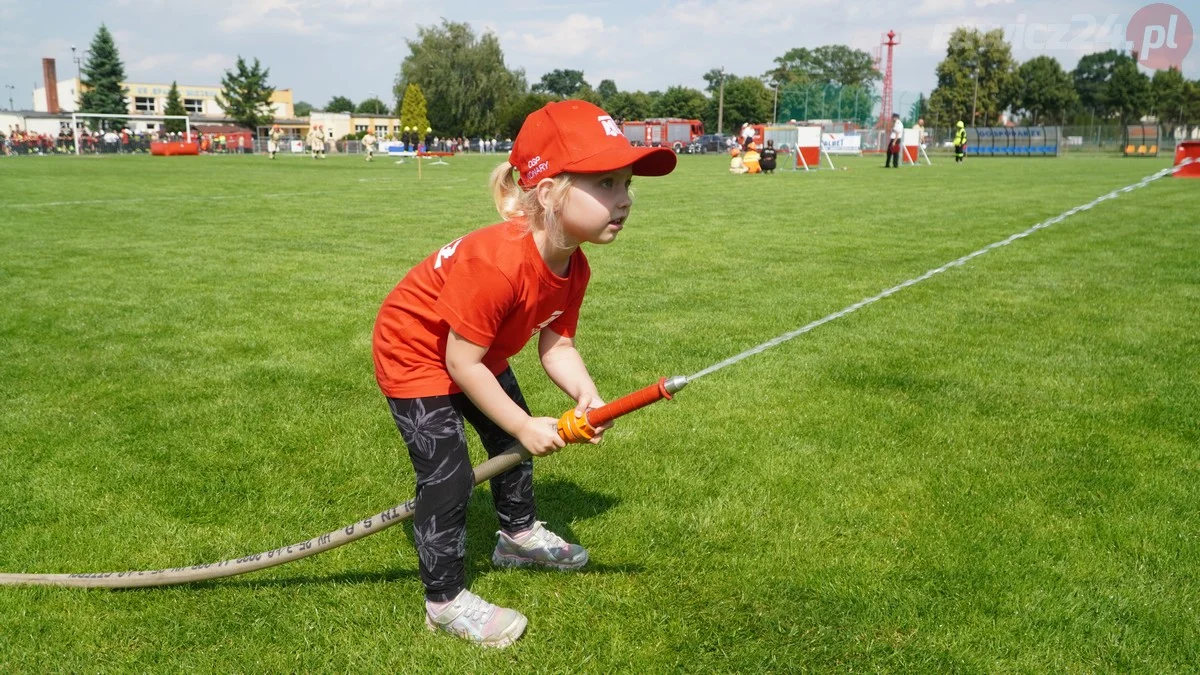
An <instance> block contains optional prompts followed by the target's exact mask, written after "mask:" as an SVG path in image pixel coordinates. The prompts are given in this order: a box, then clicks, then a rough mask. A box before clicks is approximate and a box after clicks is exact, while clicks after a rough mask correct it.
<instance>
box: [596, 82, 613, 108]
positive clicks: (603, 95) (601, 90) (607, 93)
mask: <svg viewBox="0 0 1200 675" xmlns="http://www.w3.org/2000/svg"><path fill="white" fill-rule="evenodd" d="M596 94H597V95H599V96H600V102H601V103H602V104H605V105H607V103H608V99H610V98H612V97H613V96H616V95H617V83H616V82H613V81H612V80H600V84H598V85H597V86H596ZM605 110H607V108H605Z"/></svg>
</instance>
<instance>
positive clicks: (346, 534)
mask: <svg viewBox="0 0 1200 675" xmlns="http://www.w3.org/2000/svg"><path fill="white" fill-rule="evenodd" d="M687 383H688V380H687V378H685V377H680V376H676V377H672V378H670V379H668V378H662V379H660V380H659V381H658V382H655V383H654V384H652V385H650V386H648V387H645V388H643V389H639V390H637V391H635V392H633V393H631V394H627V395H625V396H622V397H621V398H619V399H617V400H615V401H613V402H612V403H609V404H607V405H603V406H600V407H599V408H593V409H592V410H589V411H587V413H585V414H584V415H582V416H579V417H576V416H575V410H574V409H573V408H572V409H571V410H568V411H566V412H565V413H563V414H562V417H560V418H559V420H558V435H559V436H560V437H561V438H562V439H563V440H564V441H566V442H567V443H585V442H587V441H589V440H591V439H592V438H593V437H594V436H595V435H596V433H597V429H598V427H601V426H603V425H605V424H607V423H609V422H611V421H612V420H615V419H616V418H618V417H621V416H623V415H627V414H629V413H631V412H633V411H635V410H638V409H640V408H644V407H646V406H648V405H650V404H651V403H654V402H656V401H661V400H662V399H664V398H665V399H670V398H671V397H672V396H671V395H672V394H674V393H675V392H677V391H679V390H680V389H683V387H684V386H685V385H686V384H687ZM529 457H530V454H529V451H528V450H526V449H525V448H524V447H522V446H521V445H520V444H516V443H514V444H513V445H512V446H511V447H509V448H508V449H507V450H505V451H504V452H502V453H500V454H498V455H496V456H495V457H492V458H491V459H489V460H487V461H485V462H482V463H480V464H479V466H476V467H475V469H474V474H475V485H479V484H480V483H482V482H484V481H486V480H490V479H491V478H493V477H494V476H498V475H500V474H502V473H504V472H505V471H508V470H509V469H512V468H513V467H515V466H517V465H518V464H520V463H521V462H523V461H525V460H526V459H529ZM415 511H416V500H415V499H410V500H408V501H407V502H404V503H403V504H399V505H397V506H393V507H392V508H390V509H388V510H386V511H383V512H380V513H377V514H375V515H373V516H369V517H367V518H364V519H362V520H360V521H358V522H357V523H353V524H351V525H347V526H345V527H342V528H338V529H336V530H334V531H332V532H329V533H326V534H323V535H321V536H319V537H313V538H312V539H309V540H307V541H302V542H299V543H295V544H292V545H290V546H281V547H279V548H276V549H272V550H270V551H263V552H262V553H255V554H252V555H247V556H243V557H241V558H231V559H228V560H222V561H220V562H214V563H208V564H204V565H192V566H190V567H170V568H166V569H159V570H142V571H131V572H91V573H75V574H0V586H66V587H71V588H144V587H149V586H172V585H175V584H187V583H194V582H197V581H210V580H212V579H221V578H224V577H232V576H237V575H239V574H246V573H247V572H255V571H257V570H262V569H267V568H268V567H276V566H278V565H282V564H284V563H289V562H292V561H295V560H300V559H301V558H307V557H309V556H312V555H316V554H318V553H324V552H325V551H328V550H330V549H334V548H337V547H339V546H343V545H345V544H349V543H350V542H352V541H357V540H359V539H362V538H363V537H367V536H370V535H372V534H375V533H377V532H382V531H384V530H386V529H387V528H389V527H391V526H392V525H395V524H396V523H399V522H401V521H403V520H407V519H409V518H411V517H412V516H413V513H415Z"/></svg>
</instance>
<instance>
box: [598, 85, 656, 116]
mask: <svg viewBox="0 0 1200 675" xmlns="http://www.w3.org/2000/svg"><path fill="white" fill-rule="evenodd" d="M606 110H607V111H608V114H609V115H612V117H613V119H615V120H618V121H621V122H632V121H634V120H644V119H646V118H647V117H653V116H654V100H653V99H651V98H650V95H649V94H647V93H645V92H642V91H621V92H617V93H616V94H615V95H614V96H613V97H612V98H610V99H608V108H606Z"/></svg>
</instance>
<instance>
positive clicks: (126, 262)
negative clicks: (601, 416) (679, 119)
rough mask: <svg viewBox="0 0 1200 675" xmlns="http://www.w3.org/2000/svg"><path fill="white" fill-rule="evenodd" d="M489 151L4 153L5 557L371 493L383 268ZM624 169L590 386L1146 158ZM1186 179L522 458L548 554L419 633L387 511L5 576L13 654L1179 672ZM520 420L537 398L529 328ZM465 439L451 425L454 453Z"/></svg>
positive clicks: (547, 394)
mask: <svg viewBox="0 0 1200 675" xmlns="http://www.w3.org/2000/svg"><path fill="white" fill-rule="evenodd" d="M496 160H497V158H496V157H491V158H481V157H477V156H471V157H458V158H453V159H451V161H450V165H449V166H426V167H425V168H424V175H423V180H421V181H418V180H417V173H416V166H415V165H413V164H412V163H411V162H409V163H406V164H404V165H396V164H394V163H393V162H391V161H389V160H384V161H379V162H376V163H373V164H369V165H368V164H366V163H364V162H363V161H361V160H360V159H357V158H346V157H333V158H331V159H329V160H327V161H326V162H323V163H321V162H314V161H311V160H306V159H300V158H290V157H289V158H282V159H280V160H276V161H275V162H269V161H267V160H266V159H264V158H262V157H201V158H170V159H158V158H149V157H106V158H21V159H12V160H0V186H2V189H0V299H2V300H0V302H2V306H0V353H2V354H3V359H0V480H3V489H2V490H0V537H2V545H0V572H92V571H113V570H129V569H151V568H162V567H171V566H176V565H192V564H197V563H204V562H211V561H215V560H219V559H225V558H231V557H238V556H241V555H244V554H248V553H256V552H259V551H264V550H267V549H270V548H274V547H276V546H279V545H282V544H289V543H292V542H296V541H299V540H302V539H306V538H308V537H311V536H315V535H317V534H321V533H324V532H327V531H329V530H332V529H334V528H336V527H338V526H340V525H345V524H347V523H351V522H353V521H355V520H358V519H359V518H361V517H363V516H366V515H370V514H373V513H376V512H378V511H381V510H383V509H385V508H387V507H389V506H392V505H394V504H398V503H400V502H402V501H405V500H407V499H408V498H410V497H411V495H412V490H413V487H412V469H411V465H410V464H409V462H408V459H407V455H406V452H405V450H404V445H403V442H402V440H401V438H400V435H399V433H398V432H397V431H396V429H395V427H394V426H393V424H392V421H391V419H390V417H389V415H388V412H387V408H386V406H385V404H384V401H383V398H382V396H381V395H380V393H379V392H378V390H377V388H376V385H375V382H374V379H373V375H372V366H371V354H370V334H371V328H372V324H373V322H374V319H375V313H376V310H377V309H378V306H379V303H380V301H381V300H382V299H383V297H384V296H385V295H386V294H387V293H388V291H389V290H391V288H392V287H393V285H394V284H395V283H396V282H397V281H398V280H399V279H400V278H401V276H403V274H404V273H405V271H406V270H407V269H408V268H409V267H410V266H411V265H413V264H414V263H416V262H417V261H419V260H420V259H421V258H423V257H424V256H425V255H427V254H428V253H429V252H431V251H432V250H434V249H435V248H437V247H439V246H441V245H443V244H445V243H446V242H448V241H450V240H452V239H454V238H456V237H458V236H460V235H461V234H463V233H465V232H466V231H469V230H471V229H474V228H476V227H479V226H482V225H485V224H488V223H491V222H494V220H495V211H494V209H493V207H492V205H491V201H490V197H489V196H488V193H487V188H486V176H487V173H488V171H489V170H490V169H491V168H492V166H493V165H494V162H495V161H496ZM838 161H839V163H840V164H842V165H844V166H845V167H846V168H847V169H848V170H845V171H843V170H838V171H822V172H820V173H816V174H803V173H792V172H783V173H780V174H776V175H774V176H753V177H752V176H730V175H729V174H728V173H727V171H726V170H725V166H726V161H725V159H723V158H720V157H712V156H709V157H682V158H681V159H680V165H679V168H678V170H677V171H676V172H675V173H674V174H673V175H671V176H669V177H666V178H662V179H638V180H636V181H635V187H636V189H637V190H638V195H637V200H636V206H635V208H634V210H633V217H632V218H631V220H630V223H629V226H628V227H627V229H626V230H625V232H623V233H622V234H621V236H620V238H619V239H618V241H617V242H616V243H615V244H613V245H612V246H608V247H602V248H599V247H593V248H590V249H588V254H589V256H590V260H591V263H592V269H593V281H592V286H591V290H590V293H589V295H588V298H587V301H586V303H585V306H584V313H583V318H582V320H581V330H580V335H579V340H578V342H579V348H580V350H581V352H582V353H583V355H584V358H585V360H587V361H588V364H589V367H590V369H591V372H592V374H593V376H594V378H595V379H596V381H597V383H598V384H599V386H600V390H601V392H602V393H603V394H605V395H606V396H608V397H609V398H614V397H616V396H618V395H621V394H624V393H626V392H628V391H631V390H634V389H636V388H640V387H642V386H645V385H647V384H650V383H651V382H652V381H654V380H655V379H657V378H658V377H660V376H666V375H689V374H692V373H695V372H697V371H699V370H701V369H703V368H705V367H707V366H709V365H711V364H713V363H715V362H717V361H720V360H722V359H725V358H727V357H729V356H732V355H734V354H737V353H739V352H741V351H743V350H745V349H748V348H750V347H753V346H754V345H757V344H760V343H762V342H764V341H766V340H768V339H770V338H772V337H775V336H777V335H780V334H782V333H785V332H788V331H791V330H794V329H796V328H798V327H800V326H802V325H804V324H806V323H808V322H810V321H812V320H814V319H818V318H820V317H823V316H825V315H827V314H829V313H831V312H834V311H837V310H839V309H841V308H843V307H845V306H847V305H849V304H851V303H853V302H856V301H858V300H860V299H862V298H864V297H867V296H870V295H874V294H875V293H877V292H879V291H880V290H882V289H884V288H887V287H890V286H893V285H895V284H897V283H899V282H901V281H903V280H905V279H909V278H912V277H915V276H917V275H919V274H921V273H922V272H924V271H926V270H928V269H930V268H933V267H937V266H939V265H941V264H943V263H945V262H948V261H950V260H953V259H955V258H957V257H959V256H961V255H963V254H965V253H968V252H970V251H973V250H976V249H978V248H980V247H982V246H984V245H986V244H989V243H991V242H994V241H997V240H1000V239H1003V238H1005V237H1006V236H1008V235H1010V234H1013V233H1016V232H1019V231H1022V230H1024V229H1026V228H1028V227H1029V226H1031V225H1033V224H1034V223H1037V222H1039V221H1042V220H1045V219H1047V218H1049V217H1051V216H1055V215H1057V214H1059V213H1062V212H1063V211H1066V210H1067V209H1070V208H1072V207H1075V206H1078V205H1081V204H1084V203H1087V202H1089V201H1091V200H1092V199H1094V198H1096V197H1098V196H1100V195H1102V194H1104V193H1107V192H1109V191H1110V190H1113V189H1115V188H1120V187H1123V186H1126V185H1130V184H1132V183H1135V182H1137V180H1139V179H1140V178H1142V177H1144V176H1146V175H1149V174H1151V173H1154V172H1155V171H1157V170H1159V169H1161V168H1163V167H1165V166H1167V160H1165V159H1159V160H1137V159H1118V158H1115V157H1104V156H1085V157H1071V158H1060V159H1056V160H1054V159H1051V160H1046V159H989V160H985V159H977V160H972V161H968V163H966V164H964V165H962V166H955V165H954V164H953V163H952V162H951V161H950V160H949V159H948V158H944V157H935V161H938V162H939V163H938V164H937V165H935V166H933V167H925V168H920V169H904V170H899V171H885V170H884V169H883V168H882V167H881V166H880V165H881V164H882V162H883V159H882V158H881V157H880V158H875V157H871V158H863V159H848V160H838ZM1197 188H1200V181H1194V180H1192V181H1189V180H1182V179H1174V178H1165V179H1162V180H1159V181H1157V182H1154V183H1152V184H1151V185H1150V186H1148V187H1146V188H1144V189H1141V190H1137V191H1134V192H1132V193H1130V194H1123V195H1121V196H1120V197H1119V198H1118V199H1116V200H1112V201H1107V202H1104V203H1103V204H1100V205H1099V206H1097V207H1096V208H1094V209H1092V210H1090V211H1087V212H1083V213H1080V214H1078V215H1075V216H1073V217H1071V218H1069V219H1067V220H1065V221H1063V222H1061V223H1059V224H1057V225H1054V226H1053V227H1051V228H1049V229H1047V230H1044V231H1041V232H1038V233H1036V234H1034V235H1032V236H1030V237H1028V238H1026V239H1022V240H1019V241H1017V242H1015V243H1013V244H1012V245H1010V246H1007V247H1004V248H1000V249H998V250H995V251H993V252H991V253H989V254H987V255H985V256H982V257H980V258H977V259H975V260H973V261H972V262H970V263H969V264H967V265H965V266H963V267H959V268H955V269H952V270H950V271H947V272H945V273H943V274H939V275H937V276H935V277H933V278H931V279H929V280H928V281H925V282H922V283H921V284H919V285H917V286H914V287H912V288H909V289H906V290H904V291H902V292H900V293H898V294H896V295H895V296H893V297H891V298H888V299H885V300H882V301H880V302H878V303H875V304H872V305H870V306H868V307H866V308H864V309H862V310H860V311H858V312H856V313H854V314H851V315H849V316H846V317H844V318H841V319H838V320H836V321H834V322H832V323H830V324H827V325H825V326H822V327H820V328H818V329H816V330H814V331H813V332H811V333H808V334H806V335H803V336H800V337H799V338H797V339H795V340H793V341H790V342H787V343H784V344H783V345H780V346H777V347H774V348H772V349H770V350H768V351H766V352H765V353H763V354H761V355H758V356H755V357H753V358H751V359H749V360H746V361H743V362H742V363H740V364H737V365H735V366H732V367H730V368H727V369H724V370H721V371H719V372H718V373H716V374H713V375H710V376H708V377H705V378H702V379H700V380H698V381H696V382H694V383H693V384H691V385H690V386H689V387H688V388H687V389H685V390H684V391H683V392H681V393H680V394H679V395H678V396H677V399H676V401H674V402H671V403H660V404H656V405H655V406H651V407H650V408H647V409H645V410H643V411H640V412H638V413H635V414H633V415H630V416H628V417H626V418H623V419H622V420H620V421H619V423H618V425H617V426H616V427H615V428H614V429H613V430H612V431H611V432H610V433H609V434H608V437H607V439H606V440H605V442H604V443H603V444H602V445H600V446H598V447H591V446H580V447H575V448H572V449H569V450H568V451H566V452H563V453H560V454H558V455H556V456H554V457H552V458H548V459H544V460H539V461H538V462H537V465H536V466H537V469H536V473H535V475H536V480H535V485H536V489H537V494H538V498H539V504H540V510H541V517H542V518H543V519H545V520H546V521H548V525H549V526H550V527H551V528H553V529H555V530H557V531H559V532H560V533H561V534H563V535H564V536H567V537H568V538H571V539H574V540H577V541H579V542H581V543H583V544H584V545H585V546H587V547H588V548H589V550H590V552H591V556H592V563H591V564H590V565H589V568H588V569H587V570H586V571H585V572H583V573H578V574H573V575H571V574H561V573H544V572H543V573H539V572H529V571H511V570H503V571H502V570H494V569H492V568H491V564H490V561H489V559H488V556H489V555H490V552H491V547H492V546H493V545H494V543H495V539H494V531H495V529H496V523H495V516H494V513H493V512H492V507H491V500H490V497H489V495H488V494H487V492H488V491H487V487H486V486H481V487H480V488H479V489H478V490H477V492H476V495H475V499H474V500H473V501H472V504H471V511H470V516H469V519H470V525H469V538H468V554H467V555H468V559H467V565H468V575H469V578H470V585H471V588H472V590H474V591H475V592H477V593H479V594H480V595H482V596H483V597H485V598H487V599H489V600H491V601H493V602H496V603H498V604H502V605H506V606H511V607H514V608H517V609H519V610H521V611H522V612H524V613H525V614H526V615H527V616H528V617H529V619H530V628H529V630H528V631H527V633H526V635H525V637H524V638H523V639H522V640H521V641H520V642H518V643H517V645H515V646H514V647H513V648H510V649H508V650H504V651H499V652H493V651H487V650H482V649H479V648H475V647H472V646H470V645H467V644H465V643H462V642H460V641H457V640H454V639H452V638H449V637H446V636H444V635H433V634H430V633H428V632H427V631H426V630H425V627H424V625H423V622H422V619H421V612H422V593H421V586H420V580H419V578H418V576H417V558H416V553H415V551H414V549H413V546H412V543H411V530H410V529H409V528H408V527H407V525H406V526H404V528H400V527H397V528H393V529H391V530H388V531H387V532H385V533H382V534H380V535H378V536H375V537H370V538H367V539H365V540H363V541H361V542H358V543H355V544H352V545H350V546H347V547H343V548H341V549H337V550H335V551H332V552H330V553H326V554H324V555H321V556H317V557H314V558H310V559H307V560H304V561H300V562H297V563H294V564H291V565H286V566H283V567H279V568H275V569H272V570H267V571H264V572H259V573H255V574H252V575H247V576H243V577H236V578H233V579H227V580H223V581H216V582H211V583H206V584H200V585H194V586H181V587H172V588H165V589H151V590H136V591H87V590H71V589H55V588H15V587H0V671H2V672H5V673H8V672H42V671H60V672H103V671H136V672H179V671H192V672H305V671H307V672H400V673H416V672H567V671H572V670H581V671H586V672H606V673H607V672H664V671H687V672H697V673H710V672H745V673H754V672H766V671H776V672H795V671H826V672H851V671H853V672H863V671H866V672H979V673H984V672H1071V673H1085V672H1128V671H1140V672H1149V673H1168V672H1194V671H1195V670H1196V669H1197V668H1200V613H1198V604H1200V602H1198V600H1197V598H1198V594H1200V575H1198V574H1197V570H1200V422H1198V419H1200V338H1198V337H1197V336H1198V335H1200V311H1198V307H1200V262H1198V261H1200V232H1198V231H1197V229H1196V225H1197V219H1196V213H1197V207H1196V205H1197V203H1198V201H1197V197H1198V196H1200V191H1198V190H1197ZM514 366H515V368H516V371H517V374H518V377H519V378H520V379H521V382H522V385H523V388H524V390H525V392H526V395H527V397H528V399H529V402H530V404H531V406H532V407H533V409H534V411H535V412H537V413H540V414H544V415H557V414H559V413H560V412H562V411H563V410H565V409H566V408H568V407H569V406H570V405H571V402H570V401H569V400H567V399H566V398H565V397H564V396H563V395H562V394H561V393H560V392H558V391H557V389H555V388H554V386H553V385H552V384H551V383H550V382H549V381H548V379H547V378H546V377H545V376H544V374H542V373H541V371H540V369H539V368H538V364H537V360H536V358H535V357H532V356H531V355H530V354H529V353H528V351H527V352H525V353H523V354H522V355H521V356H520V357H519V358H518V359H517V360H516V361H515V362H514ZM472 453H473V456H474V457H475V459H476V461H477V462H478V461H481V460H482V451H481V450H480V449H479V448H478V446H477V445H476V446H473V447H472Z"/></svg>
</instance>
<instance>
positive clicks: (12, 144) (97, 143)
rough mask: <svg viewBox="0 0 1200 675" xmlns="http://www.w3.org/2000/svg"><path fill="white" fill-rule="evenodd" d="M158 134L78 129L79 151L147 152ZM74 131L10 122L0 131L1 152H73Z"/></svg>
mask: <svg viewBox="0 0 1200 675" xmlns="http://www.w3.org/2000/svg"><path fill="white" fill-rule="evenodd" d="M154 140H158V135H156V134H155V133H153V132H148V131H136V132H134V131H130V130H129V129H120V130H115V129H110V130H107V131H90V130H88V129H80V130H79V141H78V142H79V151H80V152H81V153H85V154H101V153H105V154H117V153H136V152H149V151H150V142H151V141H154ZM75 143H76V139H75V134H73V133H71V129H70V128H69V127H66V126H64V127H60V128H59V131H58V134H57V135H56V134H52V133H39V132H34V131H30V130H28V129H20V128H17V127H15V126H10V127H9V128H8V131H7V132H3V131H0V152H2V153H3V154H4V155H5V156H10V157H14V156H24V155H54V154H64V155H65V154H74V153H75Z"/></svg>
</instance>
